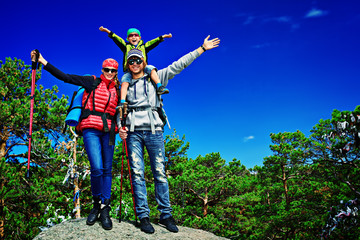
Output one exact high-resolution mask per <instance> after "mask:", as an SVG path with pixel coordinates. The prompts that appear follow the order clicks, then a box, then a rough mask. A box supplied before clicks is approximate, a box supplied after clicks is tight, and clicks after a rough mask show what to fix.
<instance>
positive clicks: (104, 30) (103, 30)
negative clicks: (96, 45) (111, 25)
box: [99, 26, 111, 34]
mask: <svg viewBox="0 0 360 240" xmlns="http://www.w3.org/2000/svg"><path fill="white" fill-rule="evenodd" d="M99 30H100V31H102V32H106V33H107V34H109V33H110V32H111V31H110V30H109V29H107V28H104V27H103V26H101V27H100V28H99Z"/></svg>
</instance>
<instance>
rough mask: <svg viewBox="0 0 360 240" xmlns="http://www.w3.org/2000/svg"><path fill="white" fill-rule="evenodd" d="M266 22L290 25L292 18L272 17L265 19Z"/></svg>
mask: <svg viewBox="0 0 360 240" xmlns="http://www.w3.org/2000/svg"><path fill="white" fill-rule="evenodd" d="M264 22H281V23H289V22H291V18H290V17H288V16H281V17H272V18H266V19H264Z"/></svg>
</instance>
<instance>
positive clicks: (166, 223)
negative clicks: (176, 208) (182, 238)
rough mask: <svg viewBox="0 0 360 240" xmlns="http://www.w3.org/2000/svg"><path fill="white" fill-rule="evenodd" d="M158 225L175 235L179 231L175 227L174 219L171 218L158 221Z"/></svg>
mask: <svg viewBox="0 0 360 240" xmlns="http://www.w3.org/2000/svg"><path fill="white" fill-rule="evenodd" d="M159 224H160V225H163V226H164V227H166V229H167V230H169V231H170V232H174V233H176V232H178V231H179V229H178V227H177V226H176V223H175V219H174V218H173V217H172V216H170V217H168V218H165V219H162V220H160V221H159Z"/></svg>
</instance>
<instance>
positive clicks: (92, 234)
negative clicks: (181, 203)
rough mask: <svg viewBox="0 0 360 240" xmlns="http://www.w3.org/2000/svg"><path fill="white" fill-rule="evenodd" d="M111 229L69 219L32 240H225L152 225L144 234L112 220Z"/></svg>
mask: <svg viewBox="0 0 360 240" xmlns="http://www.w3.org/2000/svg"><path fill="white" fill-rule="evenodd" d="M112 221H113V228H112V229H111V230H104V229H103V228H102V227H101V224H100V222H97V223H95V224H94V225H93V226H88V225H86V219H85V218H80V219H71V220H68V221H65V222H62V223H60V224H57V225H55V226H53V227H51V228H49V230H46V231H43V232H41V233H40V234H39V235H38V236H37V237H35V238H34V240H55V239H56V240H58V239H62V240H64V239H72V240H112V239H116V240H118V239H141V240H145V239H146V240H152V239H154V240H155V239H156V240H160V239H163V240H165V239H166V240H168V239H170V240H177V239H179V240H180V239H181V240H182V239H189V240H190V239H191V240H194V239H196V240H202V239H203V240H205V239H206V240H225V239H226V238H223V237H218V236H216V235H214V234H213V233H209V232H206V231H203V230H198V229H192V228H188V227H181V226H178V227H179V232H178V233H172V232H169V231H168V230H166V229H165V228H164V227H162V226H160V225H157V224H154V223H152V225H153V226H154V228H155V233H154V234H146V233H144V232H142V231H141V230H140V228H138V227H136V226H135V225H134V223H133V222H124V221H122V222H121V223H119V221H118V220H116V219H112Z"/></svg>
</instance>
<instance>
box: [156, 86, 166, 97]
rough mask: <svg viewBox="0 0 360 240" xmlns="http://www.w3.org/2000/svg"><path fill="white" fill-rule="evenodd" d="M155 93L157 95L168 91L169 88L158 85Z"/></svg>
mask: <svg viewBox="0 0 360 240" xmlns="http://www.w3.org/2000/svg"><path fill="white" fill-rule="evenodd" d="M156 93H157V94H158V95H163V94H167V93H169V89H167V88H166V87H164V86H160V87H159V88H158V89H157V90H156Z"/></svg>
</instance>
